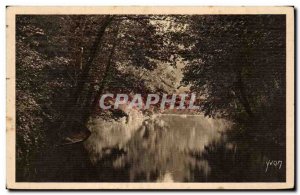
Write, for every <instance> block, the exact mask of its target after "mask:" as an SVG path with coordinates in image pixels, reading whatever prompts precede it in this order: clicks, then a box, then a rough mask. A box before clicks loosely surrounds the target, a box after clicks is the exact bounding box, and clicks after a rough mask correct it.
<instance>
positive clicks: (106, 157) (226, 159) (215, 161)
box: [45, 115, 285, 182]
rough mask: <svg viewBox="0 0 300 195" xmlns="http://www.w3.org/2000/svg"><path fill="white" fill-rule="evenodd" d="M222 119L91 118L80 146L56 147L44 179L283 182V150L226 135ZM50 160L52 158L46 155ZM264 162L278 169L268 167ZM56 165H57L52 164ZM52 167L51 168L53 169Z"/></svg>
mask: <svg viewBox="0 0 300 195" xmlns="http://www.w3.org/2000/svg"><path fill="white" fill-rule="evenodd" d="M230 126H231V125H229V124H228V122H226V121H225V120H220V119H219V120H215V119H209V118H206V117H204V116H200V115H189V116H187V115H157V116H156V117H153V118H151V119H146V120H145V119H144V118H143V117H142V116H139V115H136V116H134V117H133V118H129V119H122V120H120V121H118V122H116V121H113V122H107V121H103V120H101V119H94V120H93V121H92V122H91V124H90V129H91V131H92V134H91V136H90V137H89V139H88V140H86V142H85V143H84V144H77V145H71V146H67V147H64V148H60V149H56V150H55V151H54V152H53V154H55V156H56V157H55V158H54V159H58V158H57V156H59V159H60V160H59V162H56V161H55V160H53V158H51V157H50V159H49V162H51V165H52V168H51V167H49V166H48V168H47V169H52V170H51V171H49V170H47V171H45V173H46V172H47V173H49V172H51V175H50V176H48V177H47V179H45V180H46V181H75V182H77V181H80V182H91V181H94V182H234V181H235V182H247V181H248V182H249V181H256V182H259V181H265V182H266V181H284V180H285V168H284V167H285V164H284V154H285V153H284V151H283V148H280V147H277V146H274V145H272V144H269V143H267V142H264V143H259V142H256V141H255V140H251V139H249V138H247V137H238V139H237V138H235V139H232V138H230V137H229V136H227V131H226V130H228V129H229V128H230ZM50 156H51V155H50ZM268 160H282V161H283V165H282V167H281V168H280V169H279V168H278V167H272V166H270V167H268V170H267V172H266V162H267V161H268ZM54 162H56V164H55V163H54ZM54 164H55V165H54Z"/></svg>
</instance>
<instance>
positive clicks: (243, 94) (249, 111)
mask: <svg viewBox="0 0 300 195" xmlns="http://www.w3.org/2000/svg"><path fill="white" fill-rule="evenodd" d="M236 85H237V90H238V92H239V93H238V94H239V95H238V99H239V101H240V103H241V104H242V106H243V107H244V109H245V111H246V113H247V114H248V116H249V117H253V112H252V109H251V106H250V103H249V100H248V98H247V94H246V91H245V86H244V82H243V80H242V75H241V73H239V74H238V81H237V83H236Z"/></svg>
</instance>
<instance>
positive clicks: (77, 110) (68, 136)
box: [59, 16, 113, 143]
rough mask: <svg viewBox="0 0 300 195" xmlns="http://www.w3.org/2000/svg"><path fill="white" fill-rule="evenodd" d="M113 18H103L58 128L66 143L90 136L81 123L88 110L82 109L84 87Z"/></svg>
mask: <svg viewBox="0 0 300 195" xmlns="http://www.w3.org/2000/svg"><path fill="white" fill-rule="evenodd" d="M112 20H113V16H105V18H104V19H103V22H102V24H101V26H100V27H99V30H98V32H97V35H96V39H95V41H94V43H93V45H92V47H91V49H90V51H91V54H90V56H89V59H88V60H87V63H86V65H85V66H84V67H83V70H82V73H81V75H80V77H79V80H78V84H77V87H76V88H75V90H74V93H73V94H72V99H71V100H70V102H69V103H68V105H69V107H68V108H67V115H66V118H65V120H64V121H63V122H62V124H61V126H60V128H59V134H60V136H62V138H63V140H66V142H67V143H74V142H79V141H82V140H84V139H85V138H87V137H88V136H89V134H90V132H89V130H88V129H87V127H86V125H85V124H84V122H83V119H84V116H86V115H87V113H88V112H89V109H82V106H81V105H82V101H83V100H85V99H86V98H87V97H86V96H87V94H86V92H85V87H86V85H87V84H88V82H89V80H90V79H89V76H90V70H91V68H92V66H93V64H94V60H95V58H96V56H97V54H98V52H99V50H100V48H101V40H102V38H103V36H104V34H105V30H106V29H107V27H108V26H109V24H110V23H111V22H112Z"/></svg>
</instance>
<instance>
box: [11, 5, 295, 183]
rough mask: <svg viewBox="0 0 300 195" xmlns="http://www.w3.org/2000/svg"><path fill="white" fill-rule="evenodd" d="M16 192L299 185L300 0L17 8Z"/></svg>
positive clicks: (13, 130) (13, 170)
mask: <svg viewBox="0 0 300 195" xmlns="http://www.w3.org/2000/svg"><path fill="white" fill-rule="evenodd" d="M6 12H7V13H6V14H7V28H6V30H7V34H6V36H7V43H8V44H7V77H6V83H7V133H6V135H7V187H8V188H9V189H292V188H294V169H295V168H294V8H293V7H138V6H137V7H21V6H20V7H14V6H12V7H11V6H8V7H7V8H6Z"/></svg>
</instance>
